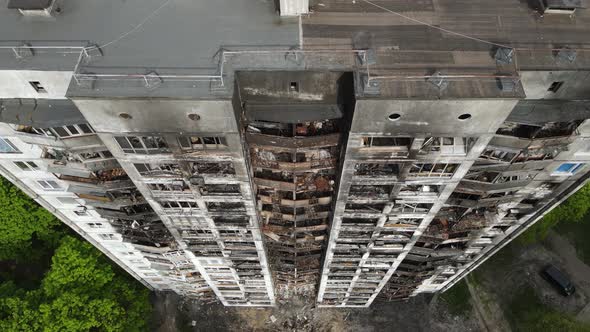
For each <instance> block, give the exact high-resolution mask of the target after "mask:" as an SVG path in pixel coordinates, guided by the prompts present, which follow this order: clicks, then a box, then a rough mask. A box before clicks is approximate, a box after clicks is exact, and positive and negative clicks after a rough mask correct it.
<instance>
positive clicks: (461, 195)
mask: <svg viewBox="0 0 590 332" xmlns="http://www.w3.org/2000/svg"><path fill="white" fill-rule="evenodd" d="M481 197H482V195H476V194H468V193H461V192H454V193H452V194H451V196H450V198H451V199H465V200H470V201H478V200H479V199H480V198H481Z"/></svg>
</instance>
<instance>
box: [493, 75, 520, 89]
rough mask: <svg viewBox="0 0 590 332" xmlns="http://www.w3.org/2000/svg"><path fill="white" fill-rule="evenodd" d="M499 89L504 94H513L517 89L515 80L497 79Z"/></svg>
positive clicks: (507, 78)
mask: <svg viewBox="0 0 590 332" xmlns="http://www.w3.org/2000/svg"><path fill="white" fill-rule="evenodd" d="M496 80H497V83H498V87H499V88H500V90H502V92H513V91H514V90H515V89H516V82H515V80H514V79H513V78H509V77H500V78H497V79H496Z"/></svg>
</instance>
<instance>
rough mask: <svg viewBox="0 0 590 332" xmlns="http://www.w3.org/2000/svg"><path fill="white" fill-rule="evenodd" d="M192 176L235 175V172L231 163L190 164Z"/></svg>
mask: <svg viewBox="0 0 590 332" xmlns="http://www.w3.org/2000/svg"><path fill="white" fill-rule="evenodd" d="M192 172H193V175H198V174H208V175H211V174H213V175H216V174H220V175H235V174H236V170H235V169H234V165H233V163H232V162H231V161H219V162H195V163H193V164H192Z"/></svg>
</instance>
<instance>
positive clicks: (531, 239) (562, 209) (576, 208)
mask: <svg viewBox="0 0 590 332" xmlns="http://www.w3.org/2000/svg"><path fill="white" fill-rule="evenodd" d="M588 211H590V184H587V185H585V186H584V187H582V188H581V189H580V190H578V191H577V192H576V193H575V194H573V195H571V196H570V197H569V198H568V199H567V200H566V201H565V202H563V203H562V204H561V205H559V206H558V207H556V208H555V209H553V210H551V212H549V213H547V214H546V215H545V216H544V217H543V219H541V220H539V221H538V222H537V223H535V224H534V225H533V226H531V227H530V228H529V229H527V230H526V232H524V233H522V234H521V235H520V236H519V237H518V242H519V243H521V244H525V245H526V244H532V243H537V242H540V241H542V240H543V239H545V237H547V234H548V233H549V231H550V230H551V229H552V228H553V227H555V225H557V224H558V223H561V224H572V223H573V224H575V223H579V222H582V220H583V219H584V216H586V214H587V213H588Z"/></svg>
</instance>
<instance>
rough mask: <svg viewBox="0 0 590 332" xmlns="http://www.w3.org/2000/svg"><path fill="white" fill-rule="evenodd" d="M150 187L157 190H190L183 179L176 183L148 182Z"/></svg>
mask: <svg viewBox="0 0 590 332" xmlns="http://www.w3.org/2000/svg"><path fill="white" fill-rule="evenodd" d="M147 186H148V188H150V190H151V191H155V192H183V191H185V190H189V187H188V186H187V185H186V184H185V183H184V182H181V181H178V182H174V183H148V184H147Z"/></svg>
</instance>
